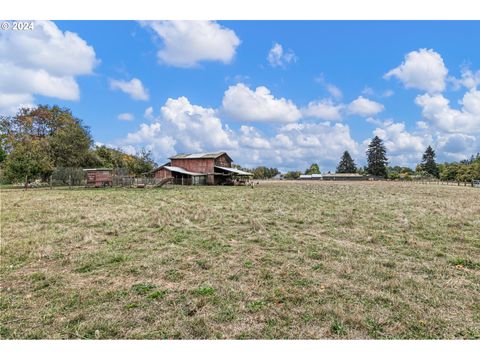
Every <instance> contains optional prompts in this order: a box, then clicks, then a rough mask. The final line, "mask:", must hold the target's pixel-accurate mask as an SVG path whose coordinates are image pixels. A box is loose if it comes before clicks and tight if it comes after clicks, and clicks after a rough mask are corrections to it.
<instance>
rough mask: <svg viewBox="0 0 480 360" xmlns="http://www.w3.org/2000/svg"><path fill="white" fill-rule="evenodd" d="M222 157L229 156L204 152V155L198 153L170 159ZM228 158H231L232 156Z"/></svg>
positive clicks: (223, 153) (221, 153)
mask: <svg viewBox="0 0 480 360" xmlns="http://www.w3.org/2000/svg"><path fill="white" fill-rule="evenodd" d="M222 155H227V156H228V154H227V153H226V152H225V151H221V152H212V153H209V152H204V153H196V154H177V155H174V156H172V157H170V159H216V158H218V157H220V156H222ZM228 157H229V158H230V156H228ZM230 160H231V158H230Z"/></svg>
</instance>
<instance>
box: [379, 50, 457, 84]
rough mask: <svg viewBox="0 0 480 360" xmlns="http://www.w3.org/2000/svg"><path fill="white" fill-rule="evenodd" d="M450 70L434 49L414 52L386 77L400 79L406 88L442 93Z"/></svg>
mask: <svg viewBox="0 0 480 360" xmlns="http://www.w3.org/2000/svg"><path fill="white" fill-rule="evenodd" d="M447 74H448V69H447V68H446V67H445V64H444V63H443V59H442V57H441V56H440V54H439V53H437V52H435V51H434V50H432V49H420V50H418V51H412V52H410V53H408V54H407V55H406V56H405V60H404V62H403V63H402V64H401V65H400V66H398V67H396V68H395V69H393V70H390V71H389V72H388V73H386V74H385V75H384V78H386V79H388V78H390V77H392V76H394V77H396V78H398V79H399V80H400V81H401V82H402V83H403V84H404V85H405V87H406V88H415V89H420V90H425V91H427V92H429V93H436V92H442V91H443V90H444V89H445V78H446V76H447Z"/></svg>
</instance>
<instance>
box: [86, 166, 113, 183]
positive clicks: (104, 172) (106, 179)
mask: <svg viewBox="0 0 480 360" xmlns="http://www.w3.org/2000/svg"><path fill="white" fill-rule="evenodd" d="M83 171H84V172H85V176H86V179H87V187H105V186H112V185H113V176H112V172H113V169H107V168H98V169H83Z"/></svg>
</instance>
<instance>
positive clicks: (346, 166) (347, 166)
mask: <svg viewBox="0 0 480 360" xmlns="http://www.w3.org/2000/svg"><path fill="white" fill-rule="evenodd" d="M356 172H357V167H356V165H355V162H354V161H353V159H352V157H351V156H350V154H349V153H348V151H345V152H344V153H343V156H342V159H341V160H340V163H339V164H338V166H337V173H340V174H345V173H356Z"/></svg>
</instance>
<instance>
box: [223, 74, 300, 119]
mask: <svg viewBox="0 0 480 360" xmlns="http://www.w3.org/2000/svg"><path fill="white" fill-rule="evenodd" d="M222 107H223V112H224V113H225V114H227V115H228V116H230V117H232V118H234V119H236V120H240V121H263V122H280V123H282V122H283V123H287V122H294V121H297V120H298V119H300V118H301V116H302V114H301V113H300V110H298V108H297V107H296V106H295V104H294V103H293V102H292V101H290V100H287V99H285V98H279V99H277V98H275V97H274V96H273V95H272V94H271V93H270V90H269V89H267V88H266V87H265V86H259V87H257V88H256V89H255V91H253V90H251V89H250V88H249V87H248V86H246V85H244V84H242V83H239V84H237V85H234V86H230V87H229V88H228V89H227V91H225V94H224V96H223V100H222Z"/></svg>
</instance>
